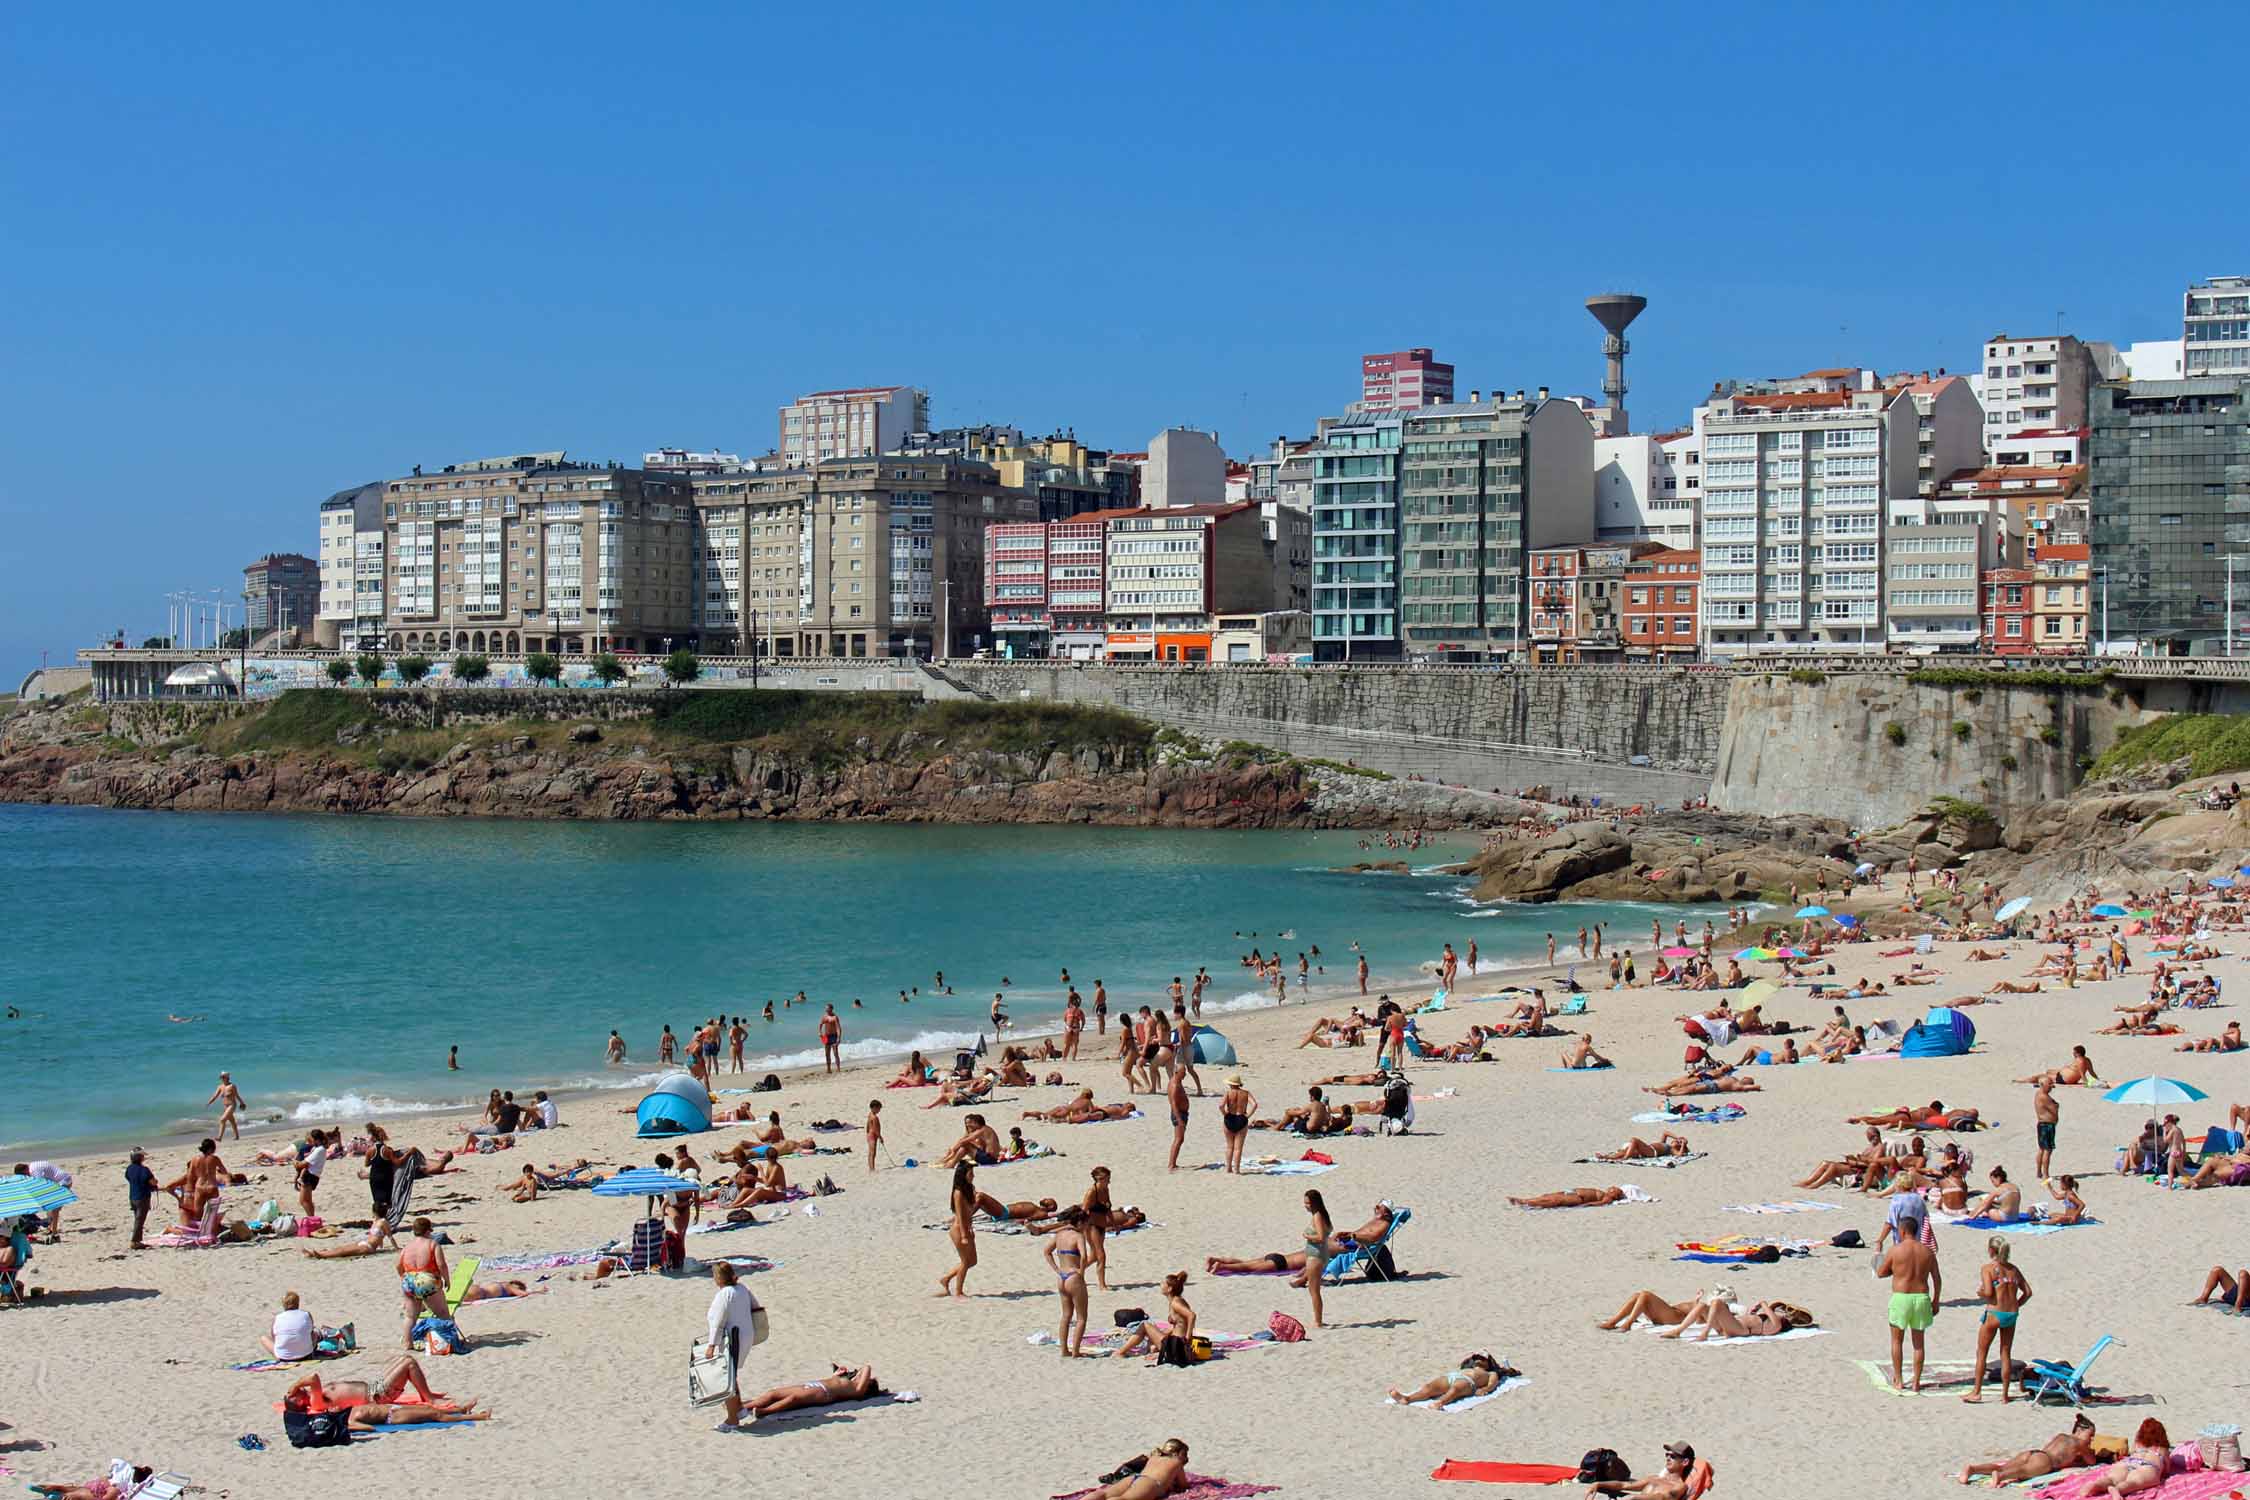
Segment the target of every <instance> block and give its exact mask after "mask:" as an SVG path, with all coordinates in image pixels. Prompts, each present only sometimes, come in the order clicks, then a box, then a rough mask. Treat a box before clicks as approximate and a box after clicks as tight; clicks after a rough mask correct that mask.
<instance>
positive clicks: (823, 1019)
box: [820, 1000, 844, 1073]
mask: <svg viewBox="0 0 2250 1500" xmlns="http://www.w3.org/2000/svg"><path fill="white" fill-rule="evenodd" d="M843 1042H844V1023H843V1020H842V1018H841V1017H839V1016H838V1015H837V1014H836V1003H835V1002H834V1001H833V1000H831V1001H830V1002H829V1003H828V1006H827V1008H826V1009H825V1010H823V1011H822V1012H821V1013H820V1068H821V1071H822V1072H824V1073H837V1072H841V1071H842V1070H843V1067H844V1048H843Z"/></svg>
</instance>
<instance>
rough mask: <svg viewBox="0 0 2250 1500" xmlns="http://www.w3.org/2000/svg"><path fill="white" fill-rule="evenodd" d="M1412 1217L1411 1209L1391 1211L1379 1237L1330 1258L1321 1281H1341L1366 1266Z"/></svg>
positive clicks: (1361, 1242)
mask: <svg viewBox="0 0 2250 1500" xmlns="http://www.w3.org/2000/svg"><path fill="white" fill-rule="evenodd" d="M1413 1217H1414V1210H1413V1209H1411V1208H1394V1209H1392V1210H1391V1222H1390V1223H1389V1224H1388V1225H1386V1226H1385V1227H1384V1229H1383V1233H1382V1235H1381V1237H1380V1238H1377V1239H1373V1240H1362V1241H1360V1242H1359V1243H1358V1244H1356V1245H1354V1246H1352V1248H1351V1249H1349V1250H1346V1251H1345V1252H1344V1253H1343V1254H1342V1255H1339V1256H1335V1257H1334V1258H1332V1259H1331V1260H1330V1261H1329V1262H1328V1269H1327V1271H1326V1272H1325V1273H1324V1274H1323V1275H1322V1277H1321V1280H1322V1281H1329V1282H1334V1281H1342V1280H1343V1279H1344V1278H1345V1277H1346V1276H1349V1275H1350V1274H1351V1273H1352V1272H1354V1271H1356V1270H1358V1269H1360V1267H1362V1266H1364V1265H1366V1264H1367V1262H1368V1261H1369V1260H1370V1259H1372V1258H1373V1257H1374V1254H1375V1252H1376V1251H1378V1250H1380V1249H1382V1248H1383V1247H1384V1246H1385V1245H1387V1244H1389V1243H1390V1242H1391V1238H1392V1236H1394V1235H1396V1234H1397V1233H1398V1231H1399V1226H1400V1225H1402V1224H1404V1223H1405V1222H1406V1221H1407V1220H1408V1219H1411V1218H1413Z"/></svg>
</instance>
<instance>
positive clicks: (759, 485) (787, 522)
mask: <svg viewBox="0 0 2250 1500" xmlns="http://www.w3.org/2000/svg"><path fill="white" fill-rule="evenodd" d="M815 483H816V481H815V478H814V475H813V473H812V472H811V471H810V470H807V469H794V470H778V471H776V470H766V469H756V468H753V469H739V468H738V469H733V470H720V471H715V472H708V473H700V474H697V475H695V476H694V478H693V480H692V484H693V490H694V496H695V522H696V525H695V538H694V544H693V550H692V552H691V553H690V556H689V561H690V563H691V565H692V568H693V590H692V598H693V601H694V605H695V632H694V633H695V639H696V642H697V645H698V647H699V649H701V650H704V651H708V652H711V653H713V654H715V655H736V654H740V655H753V654H754V655H758V656H794V655H796V654H797V604H798V599H799V595H800V592H801V591H800V589H799V588H798V575H799V561H800V558H801V555H802V551H803V540H804V532H805V525H806V519H805V513H806V511H807V509H808V508H809V507H810V505H811V503H812V497H813V490H814V487H815Z"/></svg>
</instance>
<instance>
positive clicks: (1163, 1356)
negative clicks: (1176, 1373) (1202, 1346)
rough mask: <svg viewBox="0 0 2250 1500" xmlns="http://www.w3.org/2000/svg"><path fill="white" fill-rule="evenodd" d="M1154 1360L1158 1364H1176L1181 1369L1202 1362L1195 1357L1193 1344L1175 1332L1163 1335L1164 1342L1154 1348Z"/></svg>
mask: <svg viewBox="0 0 2250 1500" xmlns="http://www.w3.org/2000/svg"><path fill="white" fill-rule="evenodd" d="M1156 1362H1157V1363H1158V1364H1160V1365H1178V1366H1180V1367H1182V1368H1183V1369H1184V1368H1185V1367H1187V1366H1189V1365H1193V1364H1200V1363H1202V1361H1201V1360H1198V1359H1197V1358H1196V1357H1195V1348H1194V1346H1193V1345H1191V1344H1190V1343H1188V1341H1187V1340H1186V1339H1183V1338H1181V1337H1180V1336H1179V1335H1178V1334H1176V1333H1168V1334H1166V1335H1164V1342H1163V1343H1161V1344H1159V1345H1158V1346H1157V1349H1156Z"/></svg>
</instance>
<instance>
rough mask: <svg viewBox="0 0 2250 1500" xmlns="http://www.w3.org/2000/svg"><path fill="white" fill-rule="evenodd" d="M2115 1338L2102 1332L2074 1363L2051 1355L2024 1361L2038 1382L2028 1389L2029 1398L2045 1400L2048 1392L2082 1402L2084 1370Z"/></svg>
mask: <svg viewBox="0 0 2250 1500" xmlns="http://www.w3.org/2000/svg"><path fill="white" fill-rule="evenodd" d="M2116 1342H2117V1340H2116V1339H2114V1338H2112V1337H2110V1336H2109V1335H2108V1334H2106V1333H2105V1334H2103V1335H2102V1336H2101V1337H2100V1338H2098V1339H2096V1340H2094V1347H2093V1348H2091V1349H2088V1350H2087V1351H2086V1357H2085V1358H2084V1359H2082V1360H2080V1361H2079V1362H2078V1363H2077V1364H2075V1365H2070V1364H2064V1363H2062V1362H2061V1361H2059V1360H2052V1359H2034V1360H2028V1361H2026V1365H2027V1367H2028V1368H2029V1370H2030V1373H2031V1375H2032V1376H2033V1377H2035V1378H2036V1379H2037V1380H2038V1382H2039V1385H2038V1387H2037V1388H2036V1389H2035V1390H2033V1391H2032V1393H2031V1399H2032V1402H2033V1403H2034V1404H2037V1403H2039V1402H2041V1401H2044V1400H2046V1399H2047V1398H2048V1397H2049V1396H2067V1397H2068V1398H2069V1399H2070V1404H2071V1405H2072V1406H2074V1407H2076V1406H2084V1405H2085V1404H2086V1372H2087V1371H2088V1370H2091V1369H2092V1368H2093V1367H2094V1361H2095V1360H2097V1359H2100V1358H2101V1357H2102V1351H2103V1350H2104V1349H2107V1348H2108V1347H2109V1346H2110V1345H2112V1344H2114V1343H2116ZM2025 1383H2026V1384H2029V1383H2030V1382H2029V1381H2028V1380H2027V1381H2026V1382H2025Z"/></svg>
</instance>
